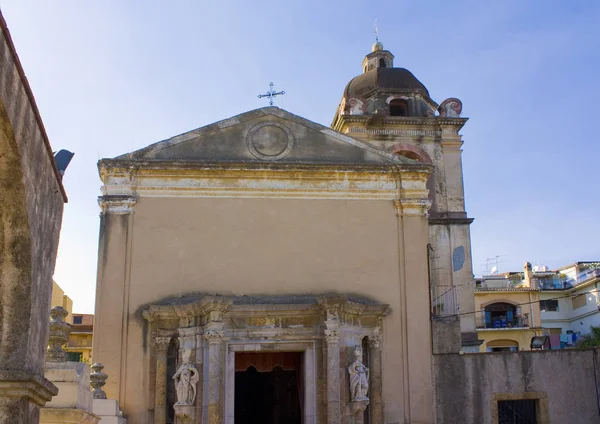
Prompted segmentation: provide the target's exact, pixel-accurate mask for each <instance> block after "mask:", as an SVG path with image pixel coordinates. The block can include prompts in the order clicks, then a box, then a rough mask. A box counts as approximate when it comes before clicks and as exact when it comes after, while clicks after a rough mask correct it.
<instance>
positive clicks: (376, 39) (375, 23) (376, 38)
mask: <svg viewBox="0 0 600 424" xmlns="http://www.w3.org/2000/svg"><path fill="white" fill-rule="evenodd" d="M373 28H375V42H377V43H379V24H378V23H377V18H375V21H374V22H373Z"/></svg>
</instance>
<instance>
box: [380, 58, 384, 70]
mask: <svg viewBox="0 0 600 424" xmlns="http://www.w3.org/2000/svg"><path fill="white" fill-rule="evenodd" d="M379 67H380V68H385V60H383V59H379Z"/></svg>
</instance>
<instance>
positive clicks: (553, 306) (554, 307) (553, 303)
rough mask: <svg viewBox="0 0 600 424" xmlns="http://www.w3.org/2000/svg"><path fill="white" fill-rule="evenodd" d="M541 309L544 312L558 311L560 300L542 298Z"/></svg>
mask: <svg viewBox="0 0 600 424" xmlns="http://www.w3.org/2000/svg"><path fill="white" fill-rule="evenodd" d="M540 309H541V310H542V311H544V312H558V300H556V299H548V300H540Z"/></svg>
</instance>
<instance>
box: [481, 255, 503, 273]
mask: <svg viewBox="0 0 600 424" xmlns="http://www.w3.org/2000/svg"><path fill="white" fill-rule="evenodd" d="M502 256H505V255H496V256H492V257H490V258H485V271H486V273H487V275H495V274H497V273H498V270H499V266H498V265H499V264H500V263H502V262H506V261H501V260H500V257H502Z"/></svg>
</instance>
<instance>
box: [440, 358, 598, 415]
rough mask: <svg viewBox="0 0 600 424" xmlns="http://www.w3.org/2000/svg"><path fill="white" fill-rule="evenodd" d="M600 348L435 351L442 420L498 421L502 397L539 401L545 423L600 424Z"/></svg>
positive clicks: (540, 411) (538, 405)
mask: <svg viewBox="0 0 600 424" xmlns="http://www.w3.org/2000/svg"><path fill="white" fill-rule="evenodd" d="M598 356H599V352H598V350H562V351H551V350H548V351H540V352H500V353H486V354H465V355H457V354H449V355H434V373H435V379H436V386H437V387H436V404H437V423H438V424H454V423H457V422H460V423H463V424H488V423H489V424H491V423H497V410H496V408H497V406H496V401H497V400H503V399H506V400H508V399H518V398H520V399H524V398H530V399H539V401H538V403H537V408H538V414H539V418H538V421H539V424H547V423H550V422H551V423H561V424H583V423H597V422H600V403H599V402H600V399H599V398H598V393H599V391H600V365H599V364H598V359H599V358H598Z"/></svg>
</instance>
